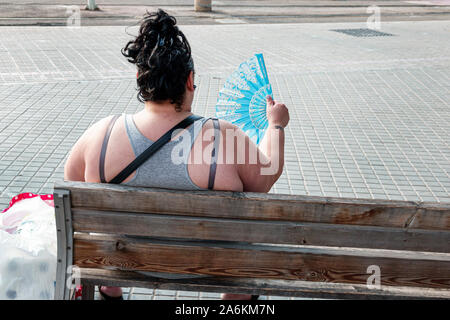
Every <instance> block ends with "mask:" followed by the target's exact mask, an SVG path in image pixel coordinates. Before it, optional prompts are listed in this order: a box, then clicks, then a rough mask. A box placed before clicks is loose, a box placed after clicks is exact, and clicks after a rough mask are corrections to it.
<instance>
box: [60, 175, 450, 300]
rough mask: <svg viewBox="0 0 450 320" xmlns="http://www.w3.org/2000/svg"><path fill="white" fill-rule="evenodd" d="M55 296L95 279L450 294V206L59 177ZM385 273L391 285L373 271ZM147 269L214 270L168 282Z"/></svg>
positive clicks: (300, 293) (305, 292)
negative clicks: (71, 269)
mask: <svg viewBox="0 0 450 320" xmlns="http://www.w3.org/2000/svg"><path fill="white" fill-rule="evenodd" d="M54 196H55V197H54V199H55V208H56V224H57V235H58V267H57V282H56V291H55V298H56V299H69V298H70V296H71V293H70V290H69V289H70V288H69V287H68V286H67V284H66V282H67V278H68V277H69V276H70V274H68V273H67V272H66V271H67V267H68V266H71V265H76V266H78V267H79V268H80V271H81V283H82V284H83V286H84V289H83V292H84V298H88V299H92V298H93V292H94V291H93V288H94V285H112V286H121V287H145V288H159V289H167V290H188V291H210V292H229V293H246V294H262V295H277V296H279V295H285V296H296V297H315V298H355V299H367V298H450V203H445V204H444V203H424V202H411V201H409V202H408V201H387V200H366V199H345V198H325V197H311V196H291V195H279V194H260V193H240V192H216V191H213V192H212V191H175V190H165V189H151V188H134V187H127V186H121V185H108V184H92V183H80V182H61V183H57V184H56V185H55V189H54ZM377 268H379V271H380V276H381V286H378V287H377V286H376V281H375V282H373V281H372V280H373V279H374V278H373V277H372V278H371V280H370V281H369V284H372V286H367V283H368V282H367V281H368V278H369V277H371V276H374V275H375V276H376V272H377V271H376V270H377ZM138 271H152V272H165V273H172V274H191V275H204V276H206V277H203V278H197V279H178V280H170V279H162V278H158V277H150V276H147V275H143V274H141V273H139V272H138Z"/></svg>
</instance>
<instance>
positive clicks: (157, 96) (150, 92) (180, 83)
mask: <svg viewBox="0 0 450 320" xmlns="http://www.w3.org/2000/svg"><path fill="white" fill-rule="evenodd" d="M176 23H177V20H176V19H175V17H173V16H171V15H169V14H167V13H166V12H165V11H163V10H161V9H159V10H158V11H157V12H152V13H149V12H147V14H146V15H145V16H144V18H143V20H142V22H141V27H140V29H139V35H138V36H137V37H136V38H135V39H134V40H132V41H129V42H128V43H127V45H126V46H125V48H123V49H122V54H123V55H124V56H125V57H126V58H127V59H128V61H129V62H131V63H133V64H135V65H136V67H137V70H138V76H137V86H138V90H139V92H138V99H139V101H141V102H144V101H164V100H170V103H172V104H175V109H176V110H177V111H181V105H182V103H183V99H184V94H185V91H186V81H187V78H188V76H189V73H190V72H191V71H194V62H193V60H192V56H191V47H190V45H189V42H188V41H187V39H186V37H185V36H184V34H183V32H181V31H180V30H179V29H178V27H177V26H176Z"/></svg>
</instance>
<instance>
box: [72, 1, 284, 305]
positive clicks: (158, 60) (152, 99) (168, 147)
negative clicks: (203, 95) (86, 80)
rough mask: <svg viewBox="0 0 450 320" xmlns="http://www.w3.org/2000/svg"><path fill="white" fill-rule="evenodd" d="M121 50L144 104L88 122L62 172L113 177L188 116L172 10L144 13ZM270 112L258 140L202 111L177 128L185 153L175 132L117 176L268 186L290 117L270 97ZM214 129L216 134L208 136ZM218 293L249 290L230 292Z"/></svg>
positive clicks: (137, 181)
mask: <svg viewBox="0 0 450 320" xmlns="http://www.w3.org/2000/svg"><path fill="white" fill-rule="evenodd" d="M122 53H123V55H124V56H125V57H127V58H128V61H129V62H131V63H133V64H135V65H136V67H137V85H138V91H139V92H138V99H139V100H140V101H141V102H143V103H144V105H145V107H144V108H143V109H142V110H141V111H139V112H137V113H136V114H134V115H122V116H120V117H118V116H116V117H113V116H111V117H107V118H105V119H102V120H100V121H99V122H97V123H95V124H94V125H93V126H91V127H90V128H89V129H88V130H87V131H86V132H85V133H84V134H83V135H82V136H81V138H80V139H79V140H78V141H77V143H76V144H75V146H74V147H73V149H72V151H71V153H70V156H69V158H68V160H67V163H66V165H65V171H64V174H65V180H69V181H86V182H110V181H111V180H112V179H113V178H115V177H116V176H117V175H118V174H119V173H120V172H122V170H123V169H124V168H125V167H127V165H129V164H130V163H131V162H132V161H133V160H134V159H135V158H136V157H137V156H138V155H140V154H141V153H142V152H143V151H144V150H145V149H147V147H149V146H150V145H152V144H153V142H155V141H156V140H158V139H159V138H160V137H161V136H163V135H164V133H166V132H167V131H168V130H169V129H171V128H172V127H174V126H175V125H176V124H178V123H180V122H181V121H182V120H184V119H187V118H188V117H190V116H192V112H191V105H192V101H193V98H194V91H195V85H194V75H195V72H194V64H193V60H192V57H191V49H190V46H189V43H188V41H187V39H186V38H185V36H184V34H183V33H182V32H181V31H180V30H179V29H178V27H177V26H176V20H175V18H174V17H172V16H170V15H168V14H167V13H166V12H164V11H162V10H159V11H158V12H156V13H150V14H147V15H146V16H145V17H144V19H143V21H142V24H141V27H140V30H139V35H138V36H137V37H136V38H135V39H134V40H132V41H130V42H128V44H127V45H126V46H125V48H124V49H123V50H122ZM267 117H268V121H269V128H268V129H267V132H266V134H265V137H264V139H263V141H262V143H261V146H260V148H258V147H257V146H256V145H255V144H254V143H253V142H252V141H251V140H250V139H249V137H248V136H246V135H245V133H244V132H242V131H241V130H240V129H239V128H238V127H236V126H234V125H232V124H230V123H228V122H226V121H222V120H220V121H217V120H214V121H210V120H209V119H200V120H198V121H197V122H196V123H195V124H194V125H190V126H189V127H188V128H187V129H186V130H185V131H183V132H182V133H183V137H184V136H185V135H184V134H186V133H187V134H189V135H190V139H189V140H190V141H191V144H189V148H188V152H186V153H185V155H184V156H183V159H182V160H183V161H178V160H179V159H177V161H175V159H174V154H175V155H179V153H178V152H174V151H175V150H176V148H178V147H179V143H181V142H180V141H181V140H184V138H183V139H178V137H179V136H180V135H181V134H179V135H178V136H177V137H174V138H173V139H172V140H171V141H170V142H168V143H166V144H165V145H164V146H163V147H162V148H161V149H159V150H158V151H157V152H156V153H155V154H153V155H152V156H151V157H150V158H149V159H148V160H147V161H145V162H144V163H143V164H142V165H140V166H139V167H138V169H137V170H135V171H134V172H133V173H131V174H130V175H129V176H126V177H125V178H126V179H125V180H123V182H122V183H123V184H126V185H132V186H148V187H159V188H170V189H184V190H202V189H213V190H229V191H253V192H268V191H269V190H270V189H271V187H272V185H273V184H274V183H275V182H276V180H277V179H278V178H279V176H280V175H281V173H282V171H283V163H284V131H283V128H284V127H285V126H286V125H287V124H288V122H289V113H288V110H287V108H286V106H285V105H283V104H281V103H277V102H275V101H273V100H272V98H271V97H268V98H267ZM195 128H197V130H196V129H195ZM219 130H220V131H219ZM211 132H213V134H211ZM217 132H220V135H217ZM208 133H209V134H208ZM214 133H215V134H216V139H215V140H214V143H212V142H211V140H212V139H211V138H212V136H214ZM205 137H207V138H205ZM213 149H216V150H218V153H217V154H215V156H214V157H212V159H213V161H212V162H211V158H210V157H209V156H204V155H211V154H212V150H213ZM189 151H191V152H189ZM194 151H195V152H194ZM199 155H200V156H199ZM216 157H217V158H216ZM175 158H176V157H175ZM214 160H216V161H214ZM100 293H101V294H102V296H103V297H109V298H111V297H120V296H121V295H122V292H121V290H120V288H115V287H101V290H100ZM223 298H224V299H230V298H231V299H249V298H250V296H248V295H232V294H228V295H224V296H223Z"/></svg>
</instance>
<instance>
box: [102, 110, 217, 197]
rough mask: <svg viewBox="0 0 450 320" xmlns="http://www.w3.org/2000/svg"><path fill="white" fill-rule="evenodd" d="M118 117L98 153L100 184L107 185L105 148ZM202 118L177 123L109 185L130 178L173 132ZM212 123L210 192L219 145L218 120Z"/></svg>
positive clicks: (112, 120)
mask: <svg viewBox="0 0 450 320" xmlns="http://www.w3.org/2000/svg"><path fill="white" fill-rule="evenodd" d="M118 118H119V116H114V117H113V118H112V119H111V122H110V123H109V126H108V129H107V131H106V134H105V137H104V139H103V144H102V151H101V153H100V165H99V169H100V180H101V182H102V183H107V182H106V179H105V155H106V148H107V146H108V141H109V137H110V135H111V131H112V128H113V126H114V124H115V122H116V120H117V119H118ZM202 118H203V117H200V116H196V115H191V116H189V117H187V118H185V119H184V120H182V121H181V122H179V123H178V124H177V125H176V126H174V127H173V128H172V129H170V130H169V131H167V132H166V133H165V134H164V135H163V136H162V137H161V138H159V139H158V140H157V141H155V142H154V143H153V144H152V145H151V146H150V147H148V148H147V149H146V150H145V151H144V152H142V153H141V154H140V155H139V156H138V157H137V158H136V159H134V160H133V161H132V162H131V163H130V164H129V165H128V166H127V167H126V168H125V169H123V170H122V171H121V172H120V173H119V174H118V175H117V176H116V177H115V178H114V179H112V180H111V181H110V182H109V183H114V184H120V183H122V182H123V181H124V180H125V179H126V178H127V177H129V176H130V174H132V173H133V172H134V171H136V169H137V168H139V167H140V166H141V165H142V164H143V163H144V162H145V161H147V160H148V159H149V158H150V157H151V156H152V155H153V154H155V153H156V152H157V151H158V150H159V149H161V148H162V147H163V146H164V145H165V144H166V143H167V142H169V141H170V140H171V138H172V134H173V132H174V131H175V130H178V129H186V128H187V127H188V126H190V125H191V124H193V123H194V122H195V121H197V120H200V119H202ZM212 120H213V123H214V145H213V150H212V152H211V165H210V170H209V180H208V189H210V190H212V189H213V187H214V181H215V177H216V168H217V156H218V152H219V151H218V149H219V143H220V126H219V120H218V119H216V118H212Z"/></svg>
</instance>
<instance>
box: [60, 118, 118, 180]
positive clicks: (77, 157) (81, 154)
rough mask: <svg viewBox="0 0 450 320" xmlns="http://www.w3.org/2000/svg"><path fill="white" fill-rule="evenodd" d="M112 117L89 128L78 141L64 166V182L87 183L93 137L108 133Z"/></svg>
mask: <svg viewBox="0 0 450 320" xmlns="http://www.w3.org/2000/svg"><path fill="white" fill-rule="evenodd" d="M110 119H111V117H107V118H104V119H102V120H100V121H98V122H96V123H95V124H93V125H92V126H91V127H89V128H88V129H87V130H86V131H85V132H84V133H83V134H82V135H81V137H80V138H79V139H78V141H77V142H76V143H75V145H74V146H73V147H72V150H71V151H70V154H69V157H68V158H67V161H66V164H65V166H64V180H68V181H85V171H86V153H87V150H88V148H89V145H90V144H91V143H92V140H93V137H96V135H97V133H99V132H104V131H106V125H107V123H108V122H109V120H110Z"/></svg>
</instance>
